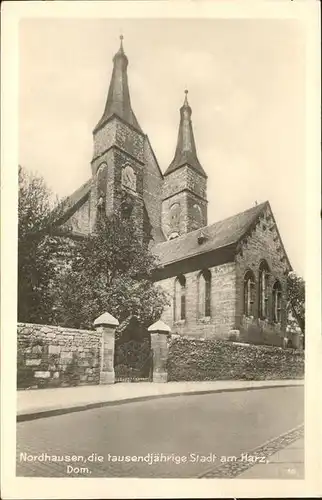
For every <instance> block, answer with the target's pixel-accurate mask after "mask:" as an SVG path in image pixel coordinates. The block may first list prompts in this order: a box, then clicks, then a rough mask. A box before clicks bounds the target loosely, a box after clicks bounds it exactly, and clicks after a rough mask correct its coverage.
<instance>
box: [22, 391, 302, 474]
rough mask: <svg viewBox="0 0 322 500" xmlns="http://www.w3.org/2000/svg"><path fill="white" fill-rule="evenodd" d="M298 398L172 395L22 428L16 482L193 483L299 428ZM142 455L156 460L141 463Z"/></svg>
mask: <svg viewBox="0 0 322 500" xmlns="http://www.w3.org/2000/svg"><path fill="white" fill-rule="evenodd" d="M303 396H304V391H303V387H284V388H283V387H279V388H273V389H261V390H250V391H240V392H226V393H218V394H207V395H194V396H177V397H173V398H163V399H156V400H151V401H145V402H137V403H129V404H124V405H120V406H111V407H105V408H99V409H95V410H86V411H81V412H78V413H70V414H65V415H61V416H56V417H50V418H42V419H38V420H33V421H27V422H21V423H18V424H17V475H20V476H22V475H23V476H43V477H49V476H51V477H57V476H69V477H75V476H78V477H79V476H82V477H102V476H103V477H111V476H114V477H197V476H198V475H201V474H204V473H205V472H206V471H207V470H209V468H212V467H213V466H215V465H216V464H217V465H218V461H219V462H220V459H221V457H222V456H226V457H227V456H237V457H239V456H240V454H241V453H243V452H249V451H251V450H252V449H254V448H256V447H258V446H260V445H261V444H263V443H264V442H265V441H267V440H270V439H272V438H275V437H277V436H279V435H280V434H282V433H285V432H287V431H289V430H290V429H292V428H294V427H296V426H298V425H300V424H301V423H303V419H304V416H303V413H304V398H303ZM45 453H47V455H49V456H51V461H49V459H48V457H45V458H46V461H43V462H42V461H41V459H42V458H44V456H42V455H41V454H45ZM74 454H75V455H77V457H79V459H78V461H71V462H68V461H67V460H68V457H67V458H65V459H64V461H62V462H54V461H53V460H54V458H55V457H52V455H54V456H56V457H57V456H62V455H64V456H66V455H69V456H72V455H74ZM148 454H150V457H149V460H151V455H154V459H156V458H157V457H155V454H158V456H159V459H161V460H162V461H161V462H154V463H153V464H151V465H150V464H149V463H146V462H142V461H141V460H143V458H142V457H147V455H148ZM161 454H162V455H161ZM172 454H173V455H172ZM191 454H193V455H191ZM30 455H37V456H38V457H39V459H38V458H37V459H34V458H33V457H31V456H30ZM198 455H199V457H198ZM89 456H91V459H92V460H89V459H88V457H89ZM123 456H124V457H125V456H129V457H131V461H130V462H127V461H126V460H127V459H125V458H124V460H125V461H121V460H122V457H123ZM82 457H84V459H85V458H87V461H86V463H85V462H82ZM115 457H117V461H114V460H116V459H115ZM133 457H134V458H133ZM135 457H138V460H139V461H138V462H136V461H132V460H136V458H135ZM169 457H170V458H169ZM181 457H187V458H186V460H185V461H184V459H182V458H181ZM204 457H206V458H207V461H204V460H205V458H204ZM216 457H217V458H216ZM145 459H146V460H147V458H145ZM163 460H167V461H163ZM175 461H178V462H181V463H176V462H175ZM72 468H73V471H72Z"/></svg>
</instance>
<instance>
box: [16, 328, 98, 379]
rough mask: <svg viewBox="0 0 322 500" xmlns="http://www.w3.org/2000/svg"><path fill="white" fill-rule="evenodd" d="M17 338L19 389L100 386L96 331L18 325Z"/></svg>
mask: <svg viewBox="0 0 322 500" xmlns="http://www.w3.org/2000/svg"><path fill="white" fill-rule="evenodd" d="M17 335H18V338H17V349H18V354H17V378H18V380H17V385H18V388H28V387H59V386H72V385H78V384H97V383H99V372H100V359H99V358H100V340H101V336H100V334H99V333H97V332H96V331H95V330H93V331H92V330H76V329H72V328H64V327H59V326H47V325H36V324H30V323H18V327H17Z"/></svg>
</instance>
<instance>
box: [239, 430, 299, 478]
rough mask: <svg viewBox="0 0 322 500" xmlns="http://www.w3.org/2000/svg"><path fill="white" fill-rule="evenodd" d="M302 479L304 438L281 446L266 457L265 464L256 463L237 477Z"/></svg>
mask: <svg viewBox="0 0 322 500" xmlns="http://www.w3.org/2000/svg"><path fill="white" fill-rule="evenodd" d="M263 478H264V479H304V438H303V437H302V438H300V439H298V440H296V441H294V442H293V443H291V444H289V445H288V446H286V447H285V448H282V449H281V450H279V451H278V452H277V453H274V455H271V456H270V457H269V458H268V461H267V464H257V465H254V467H251V468H250V469H248V470H247V471H245V472H243V473H241V474H240V475H239V476H238V479H263Z"/></svg>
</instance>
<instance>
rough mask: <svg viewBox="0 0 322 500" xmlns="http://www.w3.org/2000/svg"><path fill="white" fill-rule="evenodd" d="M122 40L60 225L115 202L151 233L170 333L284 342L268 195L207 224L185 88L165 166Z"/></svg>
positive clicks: (89, 217) (83, 219)
mask: <svg viewBox="0 0 322 500" xmlns="http://www.w3.org/2000/svg"><path fill="white" fill-rule="evenodd" d="M127 68H128V58H127V56H126V55H125V52H124V49H123V43H122V37H121V45H120V48H119V50H118V52H117V53H116V54H115V56H114V58H113V72H112V77H111V81H110V86H109V90H108V95H107V100H106V105H105V109H104V111H103V114H102V117H101V118H100V120H99V121H98V123H97V125H96V126H95V128H94V130H93V142H94V145H93V146H94V147H93V157H92V161H91V177H90V179H89V180H88V181H87V182H86V183H85V184H84V185H82V186H81V187H80V188H79V189H77V190H76V191H75V192H74V193H73V194H72V195H71V196H69V197H68V199H67V200H66V202H65V209H64V213H63V216H62V217H61V219H60V221H59V225H60V227H61V228H63V229H64V230H66V229H68V230H69V231H70V233H71V234H72V235H75V236H76V237H77V236H84V235H87V234H89V233H91V232H93V230H94V227H95V223H96V220H97V217H98V215H99V213H100V211H104V212H105V213H106V214H107V215H109V214H111V213H113V211H114V210H116V209H117V208H118V209H119V208H121V209H122V207H120V204H122V203H123V202H122V200H124V197H123V195H124V194H125V195H126V199H127V204H128V203H130V206H131V217H133V221H134V223H135V224H136V226H137V228H138V230H140V231H142V234H143V235H144V237H145V238H147V239H148V240H149V244H150V247H151V250H152V252H153V253H154V254H155V255H156V256H157V258H158V261H159V262H160V267H159V268H158V269H157V270H156V273H155V280H156V281H157V282H159V283H160V284H161V285H162V286H163V287H164V288H165V290H166V291H167V292H168V293H169V295H170V297H172V304H171V306H170V307H168V308H167V309H166V310H165V311H164V313H163V316H162V318H161V319H162V320H163V321H164V322H165V323H167V324H168V325H169V326H170V328H171V331H172V333H174V334H178V335H182V336H189V337H191V338H202V339H207V338H217V339H227V340H235V341H239V342H249V343H259V344H268V345H276V346H282V345H283V340H284V338H285V337H286V321H287V311H286V304H287V275H288V273H289V272H290V271H291V265H290V262H289V260H288V257H287V255H286V252H285V249H284V246H283V243H282V240H281V236H280V234H279V231H278V228H277V225H276V222H275V219H274V215H273V213H272V209H271V207H270V204H269V202H268V201H266V202H265V203H261V204H259V205H255V206H252V207H251V208H249V209H248V210H245V211H244V212H242V213H238V214H235V215H232V216H231V217H229V218H227V219H225V220H221V221H219V222H215V223H214V224H211V225H207V207H208V201H207V172H206V170H205V169H204V167H203V166H202V165H201V163H200V161H199V159H198V155H197V148H196V144H195V139H194V133H193V124H192V120H191V114H192V110H191V107H190V104H189V102H188V95H187V94H188V92H187V91H185V96H184V101H183V104H182V106H181V108H180V122H179V130H178V138H177V145H176V149H175V153H174V157H173V160H172V162H171V163H170V165H169V166H168V168H167V169H166V170H165V171H164V172H162V171H161V169H160V166H159V164H158V161H157V159H156V156H155V154H154V152H153V149H152V146H151V144H150V141H149V138H148V136H147V135H146V133H145V131H143V130H142V129H141V127H140V124H139V122H138V120H137V118H136V116H135V114H134V111H133V109H132V105H131V99H130V91H129V84H128V74H127Z"/></svg>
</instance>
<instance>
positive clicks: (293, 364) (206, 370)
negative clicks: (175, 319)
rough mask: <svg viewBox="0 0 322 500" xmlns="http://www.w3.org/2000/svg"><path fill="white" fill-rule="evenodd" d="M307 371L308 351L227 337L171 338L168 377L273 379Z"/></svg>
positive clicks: (187, 378)
mask: <svg viewBox="0 0 322 500" xmlns="http://www.w3.org/2000/svg"><path fill="white" fill-rule="evenodd" d="M303 375H304V353H303V351H298V350H295V349H282V348H280V347H275V346H266V345H251V344H240V343H234V342H229V341H224V340H214V339H209V340H203V341H201V340H193V339H188V338H176V339H174V340H172V341H171V342H170V345H169V358H168V380H169V381H189V380H198V381H202V380H273V379H296V378H302V377H303Z"/></svg>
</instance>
